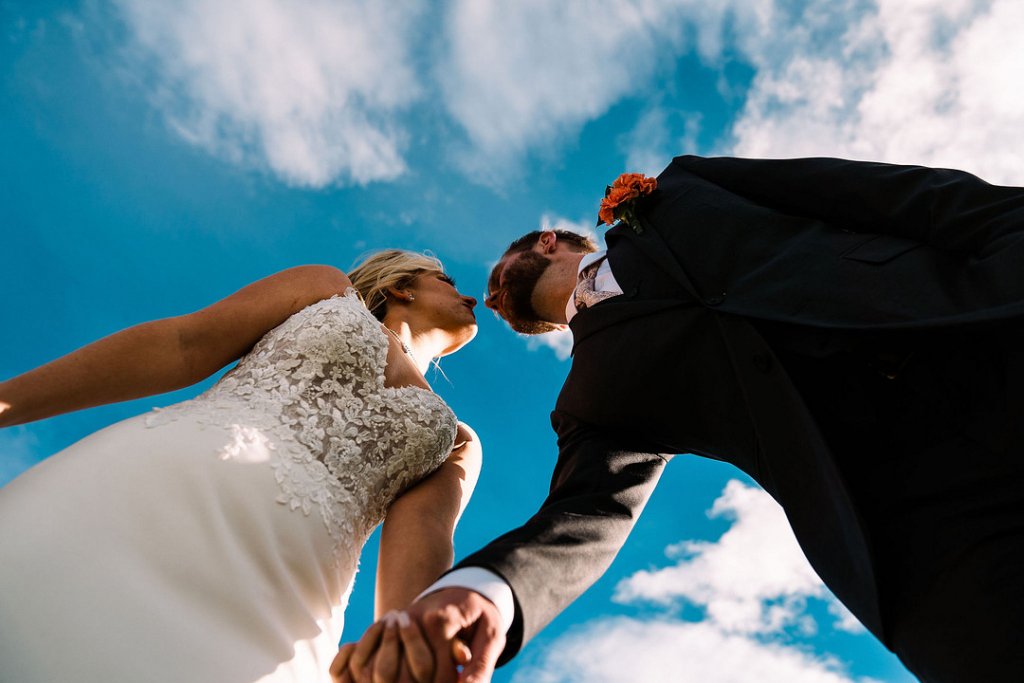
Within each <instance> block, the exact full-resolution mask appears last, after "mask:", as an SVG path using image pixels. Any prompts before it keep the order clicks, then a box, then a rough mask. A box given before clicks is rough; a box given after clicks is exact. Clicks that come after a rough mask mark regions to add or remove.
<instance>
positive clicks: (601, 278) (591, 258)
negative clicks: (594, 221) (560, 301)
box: [565, 249, 622, 322]
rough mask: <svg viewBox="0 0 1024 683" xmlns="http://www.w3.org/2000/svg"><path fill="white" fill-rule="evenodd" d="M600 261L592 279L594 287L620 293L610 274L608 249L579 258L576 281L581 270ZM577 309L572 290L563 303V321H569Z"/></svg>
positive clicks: (601, 290) (599, 290)
mask: <svg viewBox="0 0 1024 683" xmlns="http://www.w3.org/2000/svg"><path fill="white" fill-rule="evenodd" d="M598 262H600V265H599V266H598V267H597V278H596V279H595V280H594V289H595V290H596V291H598V292H612V293H614V294H622V287H620V286H619V283H618V281H617V280H616V279H615V275H613V274H612V267H611V265H610V264H609V263H608V251H607V250H605V249H602V250H600V251H595V252H594V253H592V254H587V255H586V256H584V257H583V258H582V259H581V260H580V267H579V269H578V270H577V271H576V281H577V282H579V280H580V276H581V275H582V273H583V271H584V270H586V269H587V268H589V267H590V266H592V265H594V264H595V263H598ZM577 312H578V311H577V310H576V292H575V290H574V291H573V295H572V296H570V297H569V301H568V302H567V303H566V304H565V321H566V322H569V321H570V320H572V319H573V318H574V317H575V316H576V313H577Z"/></svg>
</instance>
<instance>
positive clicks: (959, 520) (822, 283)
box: [410, 157, 1024, 682]
mask: <svg viewBox="0 0 1024 683" xmlns="http://www.w3.org/2000/svg"><path fill="white" fill-rule="evenodd" d="M635 216H636V218H635V220H633V221H632V227H631V226H627V225H625V224H623V223H620V224H619V225H618V226H617V227H615V228H613V229H612V230H610V231H609V232H608V233H607V247H608V248H607V251H596V250H595V248H594V246H593V245H592V244H591V243H590V242H589V240H587V239H586V238H583V237H580V236H578V235H575V234H573V233H567V232H559V231H545V232H538V233H531V234H529V235H526V236H524V237H523V238H521V239H519V240H517V241H516V242H514V243H513V244H512V246H511V247H510V248H509V250H508V251H507V252H506V254H505V255H504V256H503V257H502V259H501V260H500V262H499V263H498V265H497V266H496V267H495V268H494V270H493V272H492V274H491V277H490V281H489V283H488V289H489V296H488V298H487V305H488V306H489V307H490V308H492V309H494V310H496V311H498V313H499V314H500V315H501V316H502V317H503V318H504V319H505V320H506V321H507V322H508V323H509V324H510V325H511V326H512V328H513V329H515V330H518V331H520V332H524V333H537V332H543V331H546V330H548V329H551V328H552V327H553V326H555V325H559V324H564V323H568V325H569V327H570V328H571V330H572V333H573V339H574V347H573V362H572V368H571V370H570V372H569V375H568V378H567V379H566V382H565V385H564V386H563V388H562V392H561V394H560V395H559V397H558V401H557V403H556V405H555V409H554V412H553V413H552V424H553V426H554V428H555V431H556V432H557V434H558V446H559V458H558V463H557V465H556V467H555V471H554V476H553V478H552V483H551V491H550V494H549V496H548V498H547V499H546V500H545V502H544V504H543V505H542V506H541V509H540V510H539V511H538V512H537V513H536V514H535V515H534V516H533V517H532V518H531V519H529V520H528V521H527V522H526V523H525V524H524V525H523V526H521V527H520V528H518V529H515V530H513V531H510V532H509V533H507V534H505V535H504V536H502V537H500V538H498V539H497V540H495V541H493V542H492V543H491V544H490V545H488V546H487V547H485V548H484V549H482V550H480V551H479V552H477V553H474V554H472V555H470V556H469V557H467V558H466V559H465V560H463V561H462V562H461V563H460V564H459V565H458V566H457V567H456V568H455V569H454V570H453V571H452V572H451V573H449V574H448V575H446V576H444V577H442V579H441V580H440V581H439V582H438V583H437V584H435V586H433V587H431V589H428V591H427V592H425V593H424V595H423V597H421V599H420V600H419V601H418V602H417V603H416V604H415V605H413V607H412V608H411V609H410V614H412V615H413V616H414V617H415V618H417V619H418V620H419V621H420V623H421V624H422V626H423V628H424V631H425V632H426V634H427V637H428V639H429V640H430V641H431V644H432V646H433V647H434V650H435V652H436V653H438V656H439V657H444V658H445V659H443V660H441V659H439V660H438V661H449V660H448V659H447V655H446V654H445V653H447V652H448V649H449V648H448V642H447V641H448V639H449V638H451V637H452V636H454V634H455V633H456V632H461V637H463V638H466V639H468V640H470V643H471V648H472V650H473V655H474V663H473V664H472V665H471V666H470V667H469V668H468V669H467V672H468V673H470V674H471V679H472V680H481V681H482V680H486V679H487V678H488V677H489V675H490V672H491V669H492V667H493V666H494V665H495V664H496V663H501V662H504V661H507V660H508V659H509V658H510V657H512V656H514V655H515V654H516V652H518V650H519V649H520V648H521V647H522V646H523V645H524V644H525V643H526V642H528V641H529V640H530V639H531V638H532V637H533V636H534V635H536V634H537V632H538V631H540V630H541V629H542V628H543V627H544V626H545V625H546V624H547V623H548V622H549V621H550V620H551V619H552V618H554V617H555V616H556V615H557V614H558V613H559V612H560V611H561V610H562V609H564V608H565V607H566V605H568V604H569V603H570V602H571V601H572V600H574V599H575V598H576V597H577V596H578V595H580V594H581V593H582V592H583V591H584V590H586V589H587V588H588V587H589V586H590V585H591V584H592V583H593V582H594V581H595V580H596V579H597V578H598V577H599V576H600V575H601V574H602V573H603V572H604V571H605V569H606V568H607V567H608V565H609V564H610V563H611V561H612V559H613V558H614V556H615V554H616V553H617V551H618V550H619V548H620V547H621V546H622V544H623V543H624V542H625V540H626V537H627V536H628V534H629V532H630V530H631V529H632V526H633V524H634V522H635V520H636V518H637V516H638V515H639V514H640V512H641V510H642V509H643V507H644V504H645V503H646V501H647V499H648V497H649V496H650V494H651V492H652V491H653V489H654V487H655V485H656V484H657V481H658V478H659V475H660V474H661V472H662V469H663V468H664V467H665V465H666V463H667V462H668V461H669V460H670V459H671V457H672V454H675V453H695V454H698V455H703V456H706V457H711V458H716V459H719V460H724V461H727V462H730V463H732V464H734V465H736V466H737V467H738V468H740V469H741V470H743V471H744V472H746V473H747V474H749V475H750V476H751V477H753V478H754V479H755V480H757V482H758V483H759V484H760V485H761V486H762V487H764V489H765V490H766V491H768V492H769V493H770V494H771V495H772V496H773V497H774V498H775V499H776V500H777V501H778V502H779V503H780V504H781V505H782V507H783V508H784V509H785V512H786V514H787V516H788V518H789V521H790V523H791V525H792V527H793V531H794V532H795V534H796V537H797V539H798V541H799V542H800V545H801V547H802V548H803V550H804V552H805V554H806V555H807V558H808V560H809V561H810V563H811V565H812V566H813V567H814V569H815V570H816V571H817V573H818V574H819V576H820V577H821V578H822V580H823V581H824V582H825V583H826V585H828V586H829V588H830V589H831V590H832V591H833V592H834V593H835V594H836V596H837V597H838V598H839V599H840V600H841V601H842V602H843V603H844V604H845V605H846V606H847V607H848V608H849V609H850V610H851V611H852V612H853V613H854V614H855V615H856V616H857V618H858V619H860V621H861V622H862V623H863V624H864V626H866V627H867V628H868V629H869V630H870V631H871V632H872V633H874V634H875V635H876V636H877V637H878V638H879V639H880V640H881V641H882V642H883V643H884V644H885V645H886V646H887V647H889V648H890V649H892V650H893V651H895V652H896V653H897V654H898V655H899V657H900V658H901V659H902V661H903V662H904V663H905V664H906V666H907V667H908V668H909V669H910V670H911V671H912V672H914V673H915V674H916V675H917V676H918V677H920V679H921V680H923V681H933V682H947V681H1021V680H1024V190H1021V189H1020V188H1010V187H998V186H992V185H989V184H987V183H985V182H983V181H981V180H979V179H978V178H976V177H974V176H971V175H969V174H966V173H962V172H959V171H952V170H944V169H928V168H921V167H908V166H892V165H885V164H876V163H863V162H851V161H844V160H838V159H800V160H785V161H774V160H743V159H732V158H715V159H704V158H697V157H679V158H677V159H675V160H673V162H672V163H671V165H669V167H668V168H667V169H666V170H665V171H664V172H663V173H662V174H661V175H660V176H659V177H658V186H657V189H656V190H655V191H654V192H653V194H651V195H650V196H649V197H646V198H643V199H641V200H639V201H638V202H637V204H636V206H635ZM439 674H440V676H441V677H440V678H439V679H438V680H448V678H445V677H451V676H452V675H453V673H452V672H451V671H441V672H439Z"/></svg>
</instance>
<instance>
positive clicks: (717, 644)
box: [512, 618, 853, 683]
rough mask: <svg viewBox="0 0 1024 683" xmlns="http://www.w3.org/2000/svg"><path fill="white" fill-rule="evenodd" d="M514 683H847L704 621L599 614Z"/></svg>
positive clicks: (795, 654)
mask: <svg viewBox="0 0 1024 683" xmlns="http://www.w3.org/2000/svg"><path fill="white" fill-rule="evenodd" d="M512 680H513V682H514V683H527V682H529V683H576V682H578V683H627V682H630V683H631V682H632V681H645V682H648V683H749V681H757V682H758V683H852V681H853V679H852V678H850V677H849V676H847V675H846V674H845V673H843V671H842V669H841V667H840V666H839V665H838V664H837V663H836V662H835V661H834V660H832V659H830V658H823V657H816V656H814V655H812V654H809V653H806V652H803V651H801V650H798V649H796V648H792V647H785V646H783V645H779V644H774V643H763V642H758V641H756V640H752V639H750V638H746V637H744V636H740V635H734V634H728V633H724V632H722V631H721V630H719V629H717V628H715V627H714V626H712V625H710V624H706V623H687V622H679V621H639V620H636V619H626V618H617V619H606V620H601V621H598V622H595V623H591V624H589V625H587V626H585V627H584V628H581V629H577V630H575V631H573V632H571V633H570V634H569V635H567V636H564V637H562V638H559V639H558V640H557V641H555V642H554V643H552V644H551V645H550V646H548V647H547V649H546V650H545V652H544V654H543V656H542V657H541V658H540V661H539V663H537V664H536V665H534V666H529V667H523V668H522V669H520V670H519V671H517V672H516V676H515V677H514V678H513V679H512Z"/></svg>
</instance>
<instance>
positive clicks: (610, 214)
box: [597, 173, 658, 234]
mask: <svg viewBox="0 0 1024 683" xmlns="http://www.w3.org/2000/svg"><path fill="white" fill-rule="evenodd" d="M657 187H658V181H657V180H655V179H654V178H648V177H647V176H645V175H644V174H643V173H623V174H622V175H620V176H619V177H618V178H616V179H615V182H614V183H612V184H611V185H609V186H608V187H607V188H605V191H604V199H602V200H601V210H600V211H598V213H597V217H598V220H597V224H598V225H601V224H602V223H604V224H606V225H612V224H613V223H615V222H616V221H622V222H623V223H625V224H626V225H628V226H629V227H631V228H633V230H634V231H635V232H636V233H637V234H640V233H642V232H643V228H642V227H641V226H640V221H638V220H637V219H636V214H635V213H634V206H635V204H636V200H637V199H639V198H640V197H644V196H647V195H649V194H650V193H652V192H654V190H655V189H656V188H657Z"/></svg>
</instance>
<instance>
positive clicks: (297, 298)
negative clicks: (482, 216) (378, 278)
mask: <svg viewBox="0 0 1024 683" xmlns="http://www.w3.org/2000/svg"><path fill="white" fill-rule="evenodd" d="M350 285H351V282H350V281H349V279H348V277H347V276H346V275H345V274H344V273H342V272H341V271H340V270H338V269H337V268H332V267H331V266H299V267H297V268H290V269H288V270H284V271H281V272H280V273H276V274H274V275H271V276H269V277H267V278H264V279H262V280H259V281H257V282H254V283H253V284H251V285H249V286H247V287H244V288H243V289H240V290H239V291H237V292H235V293H234V294H232V295H230V296H228V297H226V298H224V299H221V300H220V301H218V302H217V303H215V304H213V305H211V306H208V307H207V308H204V309H202V310H199V311H196V312H195V313H191V314H188V315H182V316H177V317H174V318H164V319H162V320H155V321H152V322H147V323H142V324H140V325H135V326H134V327H130V328H128V329H126V330H122V331H121V332H117V333H115V334H112V335H110V336H109V337H105V338H103V339H100V340H99V341H96V342H93V343H92V344H89V345H88V346H84V347H82V348H80V349H78V350H77V351H73V352H72V353H69V354H68V355H66V356H63V357H61V358H58V359H57V360H55V361H52V362H50V363H47V364H46V365H43V366H41V367H38V368H36V369H35V370H30V371H29V372H26V373H25V374H23V375H19V376H17V377H14V378H12V379H9V380H7V381H6V382H0V427H7V426H11V425H16V424H22V423H25V422H31V421H33V420H41V419H43V418H46V417H51V416H53V415H59V414H61V413H67V412H70V411H72V410H80V409H82V408H90V407H92V406H98V405H103V404H106V403H115V402H117V401H126V400H129V399H133V398H141V397H143V396H151V395H153V394H161V393H164V392H166V391H173V390H174V389H181V388H182V387H186V386H189V385H191V384H195V383H196V382H198V381H200V380H202V379H205V378H206V377H209V376H210V375H211V374H213V373H214V372H216V371H217V370H219V369H221V368H222V367H224V366H225V365H227V364H228V363H231V362H232V361H234V360H237V359H238V358H239V357H241V356H242V355H243V354H244V353H245V352H247V351H248V350H249V349H251V348H252V346H253V345H254V344H255V343H256V342H257V341H258V340H259V339H260V337H262V336H263V335H264V334H266V333H267V332H268V331H269V330H271V329H273V328H274V327H276V326H277V325H279V324H281V323H282V322H284V321H285V320H286V319H287V318H288V317H289V316H290V315H292V314H293V313H295V312H296V311H299V310H301V309H302V308H305V307H306V306H308V305H310V304H312V303H315V302H317V301H319V300H321V299H325V298H328V297H330V296H332V295H334V294H340V293H342V292H344V291H345V288H346V287H348V286H350Z"/></svg>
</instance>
